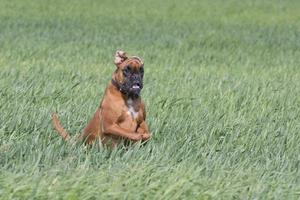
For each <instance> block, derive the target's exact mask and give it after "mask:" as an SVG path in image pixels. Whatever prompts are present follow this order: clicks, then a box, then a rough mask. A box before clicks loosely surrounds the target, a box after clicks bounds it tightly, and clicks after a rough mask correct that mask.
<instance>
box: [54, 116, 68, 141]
mask: <svg viewBox="0 0 300 200" xmlns="http://www.w3.org/2000/svg"><path fill="white" fill-rule="evenodd" d="M51 117H52V123H53V126H54V128H55V130H56V131H57V132H58V134H59V135H60V136H61V137H62V138H63V139H64V140H69V139H70V135H69V133H67V131H66V130H65V129H64V128H63V127H62V126H61V125H60V122H59V119H58V117H57V115H56V113H54V112H53V113H51Z"/></svg>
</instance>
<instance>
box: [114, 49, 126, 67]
mask: <svg viewBox="0 0 300 200" xmlns="http://www.w3.org/2000/svg"><path fill="white" fill-rule="evenodd" d="M127 59H128V57H127V55H126V52H125V51H121V50H118V51H116V54H115V61H114V63H115V65H116V66H117V67H120V65H121V64H122V63H123V62H124V61H125V60H127Z"/></svg>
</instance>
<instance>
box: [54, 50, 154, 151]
mask: <svg viewBox="0 0 300 200" xmlns="http://www.w3.org/2000/svg"><path fill="white" fill-rule="evenodd" d="M114 63H115V65H116V66H117V69H116V71H115V72H114V74H113V75H112V79H111V81H110V82H109V84H108V86H107V88H106V90H105V94H104V96H103V99H102V101H101V103H100V106H99V107H98V109H97V111H96V113H95V114H94V116H93V118H92V119H91V120H90V122H89V123H88V125H87V126H86V127H85V128H84V129H83V132H82V133H81V134H80V136H79V137H80V139H82V140H84V141H85V142H86V143H87V144H92V142H93V141H95V140H96V139H100V140H101V141H102V143H103V144H112V145H113V146H115V145H116V144H118V143H119V142H120V141H121V140H122V139H125V140H127V141H133V142H136V141H143V140H148V139H149V138H150V133H149V130H148V127H147V124H146V122H145V119H146V111H145V105H144V103H143V102H142V100H141V97H140V91H141V90H142V88H143V75H144V63H143V61H142V60H141V59H140V58H139V57H137V56H132V57H127V55H126V53H125V52H123V51H117V52H116V54H115V61H114ZM52 122H53V125H54V128H55V129H56V131H57V132H58V133H59V134H60V135H61V136H62V138H63V139H65V140H68V139H69V138H70V136H69V134H68V133H67V132H66V131H65V130H64V129H63V128H62V126H61V125H60V122H59V119H58V117H57V115H56V114H55V113H52Z"/></svg>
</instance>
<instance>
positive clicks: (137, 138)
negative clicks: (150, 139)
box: [130, 133, 143, 142]
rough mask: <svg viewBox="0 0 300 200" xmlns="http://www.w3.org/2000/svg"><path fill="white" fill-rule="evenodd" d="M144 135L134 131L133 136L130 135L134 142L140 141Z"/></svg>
mask: <svg viewBox="0 0 300 200" xmlns="http://www.w3.org/2000/svg"><path fill="white" fill-rule="evenodd" d="M142 139H143V137H142V135H141V134H137V133H133V134H132V135H131V136H130V140H132V141H134V142H137V141H140V140H142Z"/></svg>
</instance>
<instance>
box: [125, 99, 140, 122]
mask: <svg viewBox="0 0 300 200" xmlns="http://www.w3.org/2000/svg"><path fill="white" fill-rule="evenodd" d="M127 106H128V112H127V114H128V115H131V116H132V117H133V119H136V118H137V116H138V112H136V111H135V110H134V108H133V101H132V99H128V100H127Z"/></svg>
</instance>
